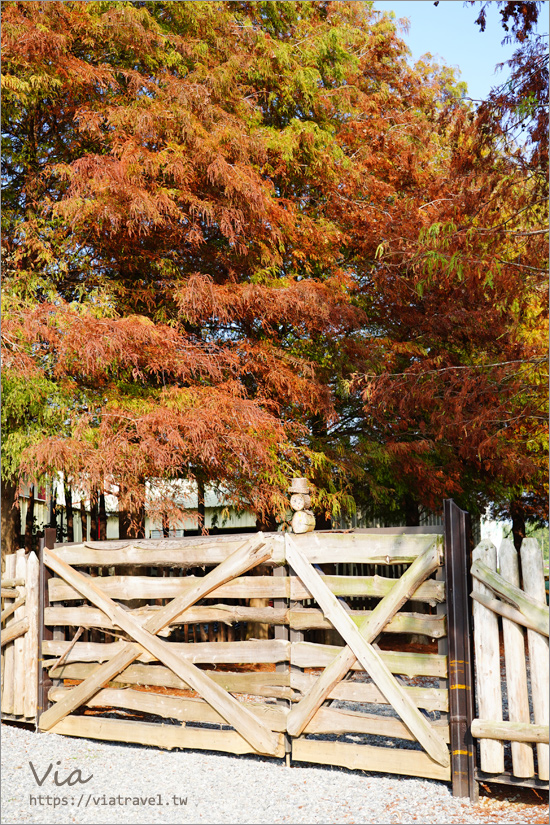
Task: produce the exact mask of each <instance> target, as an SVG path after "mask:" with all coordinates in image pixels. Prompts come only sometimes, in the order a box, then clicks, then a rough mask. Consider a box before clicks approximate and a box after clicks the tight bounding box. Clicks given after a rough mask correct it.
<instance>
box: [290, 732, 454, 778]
mask: <svg viewBox="0 0 550 825" xmlns="http://www.w3.org/2000/svg"><path fill="white" fill-rule="evenodd" d="M292 758H293V759H294V760H296V762H312V763H314V764H321V765H341V766H342V767H344V768H349V769H350V770H363V771H378V772H380V773H392V774H402V775H404V776H423V777H427V778H429V779H439V780H441V781H443V782H448V781H449V780H450V778H451V769H450V767H449V766H447V767H444V766H442V765H440V764H438V763H437V762H435V761H434V760H433V759H431V758H430V756H428V754H427V753H423V752H422V751H413V750H404V749H402V748H377V747H373V746H372V745H360V746H358V745H349V744H347V743H346V742H323V741H319V740H318V739H305V738H304V737H300V738H299V739H293V741H292Z"/></svg>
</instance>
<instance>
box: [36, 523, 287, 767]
mask: <svg viewBox="0 0 550 825" xmlns="http://www.w3.org/2000/svg"><path fill="white" fill-rule="evenodd" d="M255 542H256V544H255V545H254V544H253V543H252V542H248V543H247V544H245V545H244V546H243V547H241V548H239V549H238V550H236V551H235V552H234V553H233V555H232V556H231V557H230V558H229V559H226V561H225V562H223V563H222V564H220V565H219V566H218V567H217V568H216V569H215V570H213V571H211V573H210V574H208V575H207V576H205V577H204V578H203V579H202V582H201V583H200V584H198V585H197V586H196V587H195V589H194V590H193V593H194V597H189V596H180V597H179V598H177V599H175V600H174V601H173V602H171V603H170V604H169V605H166V606H165V607H164V608H163V609H161V610H159V611H158V613H157V614H156V615H155V617H154V618H153V619H151V620H149V622H147V623H146V624H145V625H144V626H141V625H140V624H138V623H137V622H136V621H135V620H134V619H132V618H131V617H130V616H129V615H128V613H126V612H125V611H124V610H122V608H120V607H119V606H118V605H116V604H115V603H114V602H113V601H112V600H111V599H109V598H108V597H106V596H104V595H103V594H102V593H101V591H100V590H99V588H96V587H95V585H94V583H93V580H92V579H86V578H84V577H83V576H82V574H80V573H78V572H77V571H76V570H73V569H72V568H71V567H70V566H69V565H68V564H66V563H65V562H63V561H62V560H61V559H59V558H57V557H56V556H55V554H54V553H53V552H52V551H45V554H44V558H45V562H46V564H47V565H48V567H50V568H51V569H52V570H54V572H56V573H57V574H58V575H61V576H62V578H64V579H65V580H66V581H68V582H69V583H70V584H72V585H73V586H74V587H76V588H77V589H79V590H80V592H81V593H82V595H83V596H84V597H85V598H87V599H89V600H90V601H92V603H93V604H95V605H96V606H97V607H99V608H100V609H101V610H103V611H104V612H105V613H107V614H108V615H109V616H110V617H111V618H112V620H113V621H115V622H116V623H117V624H118V625H119V627H121V628H122V629H123V630H124V631H125V632H127V633H128V634H129V635H130V636H131V637H132V638H133V639H135V640H136V642H138V644H139V645H141V647H143V648H145V649H146V650H148V651H149V652H150V653H152V654H153V655H154V656H156V657H157V658H158V659H159V660H160V661H161V662H163V663H164V664H165V665H166V666H167V667H169V668H170V669H171V670H172V671H173V672H174V673H175V674H176V675H177V676H179V677H180V678H184V679H185V680H186V681H187V682H188V684H190V685H191V686H192V687H193V689H194V690H197V691H198V692H199V693H200V694H201V695H202V696H203V697H204V698H205V699H206V700H207V701H208V702H209V703H210V704H211V705H213V707H215V708H216V710H218V712H219V713H220V714H221V715H222V716H223V717H224V718H225V719H226V720H227V721H228V722H229V724H231V725H233V726H234V727H235V728H236V730H238V731H239V733H241V735H243V736H244V737H245V738H246V739H247V741H249V742H250V744H251V745H252V746H253V747H254V749H255V750H258V751H259V752H261V753H266V754H272V753H273V750H274V748H276V739H275V738H274V734H273V733H272V731H270V730H269V729H268V728H266V727H265V726H264V725H262V724H261V723H260V722H259V721H258V720H257V719H256V718H255V717H254V716H253V715H252V714H251V713H250V712H249V711H247V710H246V708H245V707H244V706H243V705H242V704H241V703H239V702H238V701H237V700H236V699H235V698H234V697H233V696H231V694H229V693H226V692H225V691H224V690H222V689H221V688H219V686H218V685H216V684H215V683H212V682H211V681H210V680H209V679H208V678H207V677H206V676H204V674H203V672H202V671H201V670H199V669H198V668H197V667H195V666H194V665H192V664H191V663H190V662H189V661H187V660H186V659H183V658H182V657H181V656H178V654H177V653H174V652H173V651H172V650H170V646H169V645H168V644H167V643H166V642H163V641H161V640H160V639H158V638H157V637H156V636H154V635H153V633H158V632H159V631H160V630H162V629H163V628H164V627H166V626H167V625H168V624H169V623H170V622H171V621H172V620H173V619H174V618H175V616H177V615H179V613H181V612H182V611H183V610H184V609H185V608H187V607H189V606H190V604H192V603H193V602H194V601H196V600H197V598H200V597H202V596H203V595H205V593H208V592H210V591H211V590H212V589H213V587H214V585H215V584H220V583H221V582H222V581H224V580H227V579H228V578H230V577H232V576H235V575H240V573H242V572H243V571H244V570H247V569H250V568H251V567H253V566H255V565H256V564H259V563H261V561H262V558H263V557H266V556H267V557H269V554H270V550H269V548H268V549H266V548H265V546H264V542H262V541H258V540H257V539H255ZM190 598H192V601H191V602H190V601H189V599H190ZM151 631H152V632H151ZM126 650H127V653H125V652H123V653H121V654H118V656H115V657H114V659H111V661H110V662H107V663H106V664H104V665H101V666H100V668H99V670H98V671H97V673H96V674H94V675H93V676H91V677H89V679H88V680H87V685H84V686H83V685H80V686H79V687H78V688H77V689H76V690H74V691H72V692H71V694H70V695H69V696H68V697H67V698H66V699H65V700H63V701H62V702H60V703H59V704H57V705H55V706H53V707H52V708H50V709H49V710H48V711H46V713H44V714H43V715H42V717H41V719H40V726H41V727H42V726H43V719H44V717H48V719H47V723H46V725H47V727H46V729H49V728H50V727H51V726H52V724H55V721H57V720H58V719H59V718H62V716H63V715H64V714H66V713H67V711H68V709H71V708H70V704H71V702H74V701H78V700H80V701H85V700H86V699H87V698H88V696H91V695H93V694H94V693H95V692H96V691H97V689H98V688H99V687H102V686H103V685H104V684H105V682H106V681H108V680H110V679H112V678H113V677H114V676H115V675H116V673H115V671H116V667H118V672H120V670H122V669H123V668H124V667H126V666H127V665H128V664H130V663H131V662H132V661H134V660H135V659H136V658H137V655H138V654H139V647H138V646H136V645H134V644H133V643H130V644H128V646H127V648H126ZM87 691H90V692H89V693H88V696H86V695H83V694H85V693H86V692H87ZM75 695H76V699H75ZM60 708H61V710H60Z"/></svg>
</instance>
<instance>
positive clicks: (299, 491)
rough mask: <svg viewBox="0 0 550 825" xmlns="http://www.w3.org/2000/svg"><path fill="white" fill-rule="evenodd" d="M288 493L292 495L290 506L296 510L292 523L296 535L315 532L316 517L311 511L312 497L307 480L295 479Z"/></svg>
mask: <svg viewBox="0 0 550 825" xmlns="http://www.w3.org/2000/svg"><path fill="white" fill-rule="evenodd" d="M288 492H289V493H291V497H290V506H291V508H292V509H293V510H294V515H293V516H292V521H291V522H290V524H291V526H292V530H293V532H294V533H310V532H311V531H312V530H315V516H314V515H313V513H312V512H311V510H310V509H309V508H310V507H311V496H310V495H309V484H308V482H307V478H293V479H292V483H291V485H290V487H289V488H288Z"/></svg>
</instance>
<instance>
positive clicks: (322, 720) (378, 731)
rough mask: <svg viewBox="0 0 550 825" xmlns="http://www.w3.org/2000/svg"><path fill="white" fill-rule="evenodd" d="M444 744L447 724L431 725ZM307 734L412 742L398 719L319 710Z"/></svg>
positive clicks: (447, 739) (326, 709) (323, 708)
mask: <svg viewBox="0 0 550 825" xmlns="http://www.w3.org/2000/svg"><path fill="white" fill-rule="evenodd" d="M432 725H433V726H434V727H435V728H437V731H438V732H439V733H440V734H441V736H442V738H443V739H444V741H445V742H449V739H450V735H449V726H448V724H443V725H440V724H439V723H433V722H432ZM307 733H340V734H342V733H366V734H372V735H373V736H389V737H394V738H396V739H407V740H409V741H411V742H414V736H413V735H412V733H411V732H410V730H409V729H408V727H407V726H406V725H404V724H403V722H402V721H401V720H400V719H395V718H393V717H389V716H378V715H376V714H373V713H358V712H355V711H349V710H348V711H345V710H336V709H334V708H328V707H322V708H319V710H318V711H317V713H316V714H315V716H314V717H313V719H312V720H311V721H310V722H308V725H307V727H306V729H305V731H304V734H307Z"/></svg>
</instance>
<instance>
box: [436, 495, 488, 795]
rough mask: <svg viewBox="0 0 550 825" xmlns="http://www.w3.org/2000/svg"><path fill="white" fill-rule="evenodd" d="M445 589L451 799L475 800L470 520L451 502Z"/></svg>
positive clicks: (447, 516) (446, 506) (448, 501)
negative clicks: (467, 798)
mask: <svg viewBox="0 0 550 825" xmlns="http://www.w3.org/2000/svg"><path fill="white" fill-rule="evenodd" d="M443 522H444V530H445V583H446V599H447V635H448V645H449V652H448V657H449V658H448V662H449V664H448V667H449V725H450V737H451V780H452V792H453V796H459V797H464V796H469V797H470V799H471V800H473V801H475V800H477V797H478V793H479V788H478V785H477V782H476V778H475V763H476V750H475V747H476V746H475V742H474V740H473V738H472V733H471V725H472V720H473V718H474V679H473V664H474V659H473V654H472V633H471V628H472V621H471V605H470V591H471V586H470V572H469V571H470V552H471V548H470V517H469V515H468V513H466V512H465V511H464V510H461V509H460V507H457V505H456V504H455V503H454V501H453V500H452V499H446V500H445V501H444V508H443Z"/></svg>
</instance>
